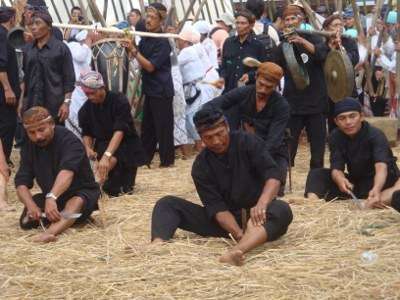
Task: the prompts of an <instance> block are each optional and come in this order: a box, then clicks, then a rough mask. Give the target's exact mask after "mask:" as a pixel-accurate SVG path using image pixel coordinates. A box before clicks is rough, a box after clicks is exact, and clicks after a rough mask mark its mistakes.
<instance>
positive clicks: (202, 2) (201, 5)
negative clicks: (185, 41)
mask: <svg viewBox="0 0 400 300" xmlns="http://www.w3.org/2000/svg"><path fill="white" fill-rule="evenodd" d="M207 1H208V0H202V1H201V3H200V5H199V8H198V9H197V12H196V14H195V15H194V20H193V23H194V22H196V21H197V20H198V19H199V16H200V13H201V12H202V11H203V7H204V5H205V4H206V2H207Z"/></svg>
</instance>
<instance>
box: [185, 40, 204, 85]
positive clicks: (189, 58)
mask: <svg viewBox="0 0 400 300" xmlns="http://www.w3.org/2000/svg"><path fill="white" fill-rule="evenodd" d="M197 45H198V44H197ZM196 47H198V46H196ZM201 48H202V47H201ZM178 65H179V69H180V70H181V74H182V80H183V84H185V83H188V82H191V81H194V80H198V79H202V78H203V77H204V75H205V72H206V70H205V68H204V65H203V63H202V60H201V59H200V56H199V54H198V51H197V50H196V48H195V47H194V46H190V47H186V48H184V49H182V50H181V51H180V52H179V54H178Z"/></svg>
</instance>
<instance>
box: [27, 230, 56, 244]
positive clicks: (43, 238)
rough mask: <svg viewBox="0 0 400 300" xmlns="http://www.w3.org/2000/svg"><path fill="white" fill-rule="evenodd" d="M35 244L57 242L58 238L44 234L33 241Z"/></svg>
mask: <svg viewBox="0 0 400 300" xmlns="http://www.w3.org/2000/svg"><path fill="white" fill-rule="evenodd" d="M33 241H34V242H35V243H50V242H55V241H57V237H56V236H55V235H54V234H51V233H47V232H43V233H41V234H39V235H38V236H37V237H35V238H34V239H33Z"/></svg>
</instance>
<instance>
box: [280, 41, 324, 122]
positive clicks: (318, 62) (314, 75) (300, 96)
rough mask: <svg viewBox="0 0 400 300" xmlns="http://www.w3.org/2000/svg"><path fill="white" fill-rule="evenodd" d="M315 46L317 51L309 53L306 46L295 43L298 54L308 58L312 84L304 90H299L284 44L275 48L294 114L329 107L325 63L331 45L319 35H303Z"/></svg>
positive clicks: (309, 112)
mask: <svg viewBox="0 0 400 300" xmlns="http://www.w3.org/2000/svg"><path fill="white" fill-rule="evenodd" d="M303 38H304V39H306V40H308V41H309V42H310V43H312V44H313V45H314V46H315V53H314V54H311V53H309V52H308V51H307V50H306V49H305V48H304V47H302V46H299V45H294V47H295V49H297V50H296V51H295V54H296V56H298V59H299V60H301V59H302V58H301V56H302V57H303V58H305V59H303V61H304V60H306V62H305V67H306V70H307V72H308V75H309V77H310V84H309V85H308V86H307V87H306V88H305V89H303V90H298V89H297V88H296V85H295V83H294V80H293V77H292V75H291V74H290V71H289V69H288V66H287V63H286V60H285V57H284V55H283V50H282V44H283V43H281V44H279V46H278V47H276V48H275V49H274V51H273V52H274V55H273V56H274V58H273V60H274V62H275V63H277V64H278V65H280V66H281V67H282V68H283V69H284V74H285V87H284V90H283V96H284V97H285V98H286V99H287V101H288V102H289V104H290V109H291V114H292V115H307V114H317V113H322V112H326V111H327V109H328V95H327V89H326V84H325V76H324V70H323V65H324V62H325V59H326V56H327V55H328V52H329V47H328V46H327V45H326V43H325V42H324V41H323V40H322V38H320V37H318V36H311V35H307V36H303Z"/></svg>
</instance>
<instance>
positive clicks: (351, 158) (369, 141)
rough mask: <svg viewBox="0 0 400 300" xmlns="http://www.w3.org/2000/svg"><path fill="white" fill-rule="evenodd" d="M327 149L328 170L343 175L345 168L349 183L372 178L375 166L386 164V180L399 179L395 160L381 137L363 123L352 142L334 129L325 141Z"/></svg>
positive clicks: (385, 140) (373, 128)
mask: <svg viewBox="0 0 400 300" xmlns="http://www.w3.org/2000/svg"><path fill="white" fill-rule="evenodd" d="M329 148H330V164H331V169H336V170H340V171H344V170H345V167H346V166H347V170H348V172H349V177H350V179H351V180H355V181H357V180H360V179H363V178H367V177H374V176H375V163H378V162H383V163H386V164H387V167H388V177H389V176H396V177H399V170H398V168H397V165H396V158H395V157H394V156H393V153H392V150H391V149H390V146H389V143H388V141H387V139H386V137H385V135H384V134H383V132H382V131H380V130H379V129H377V128H375V127H373V126H371V125H370V124H368V123H367V122H363V124H362V127H361V130H360V131H359V132H358V133H357V135H356V136H355V137H354V138H350V137H349V136H347V135H345V134H344V133H343V132H341V131H340V130H339V129H338V128H336V129H334V130H333V131H332V133H331V135H330V137H329Z"/></svg>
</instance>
